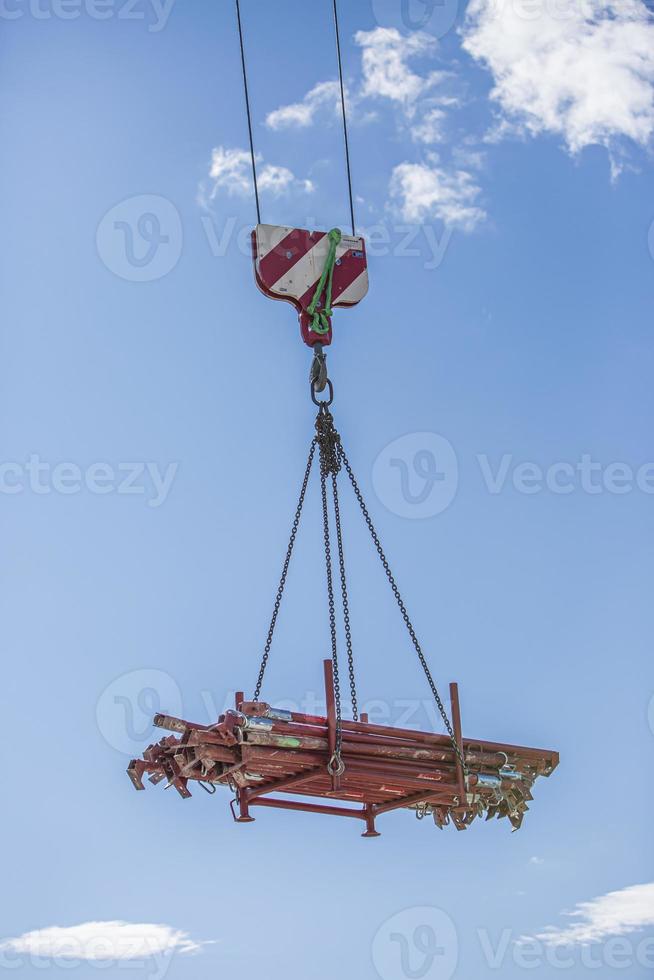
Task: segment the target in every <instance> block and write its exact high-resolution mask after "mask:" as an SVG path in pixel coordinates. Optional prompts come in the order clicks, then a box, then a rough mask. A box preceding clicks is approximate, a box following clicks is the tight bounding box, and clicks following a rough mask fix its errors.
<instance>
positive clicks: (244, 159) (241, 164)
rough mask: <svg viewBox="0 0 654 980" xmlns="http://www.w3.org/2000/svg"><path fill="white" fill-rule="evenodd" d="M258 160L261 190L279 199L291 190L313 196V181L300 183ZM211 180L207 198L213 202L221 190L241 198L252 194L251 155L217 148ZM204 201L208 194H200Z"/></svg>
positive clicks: (289, 172)
mask: <svg viewBox="0 0 654 980" xmlns="http://www.w3.org/2000/svg"><path fill="white" fill-rule="evenodd" d="M256 159H257V164H258V165H259V166H258V169H257V182H258V184H259V190H260V191H262V192H266V191H267V192H269V193H270V194H272V195H274V196H275V197H279V196H280V195H281V194H284V193H287V192H290V191H294V192H297V191H304V192H306V193H310V192H311V191H313V190H314V185H313V183H312V182H311V181H310V180H301V179H300V178H298V177H296V176H295V174H294V173H293V171H292V170H289V169H288V168H287V167H278V166H274V165H273V164H270V163H265V164H263V166H260V164H261V160H262V158H261V156H260V155H259V154H257V158H256ZM209 177H210V178H211V180H212V181H213V186H212V188H211V190H210V192H209V195H208V196H209V199H210V200H213V199H214V198H215V196H216V194H217V193H218V191H220V190H224V191H226V192H227V193H228V194H234V195H238V196H241V197H246V196H247V195H249V194H252V193H253V190H252V174H251V160H250V154H249V152H248V151H247V150H241V149H238V148H233V149H228V148H226V147H223V146H217V147H215V148H214V150H213V151H212V153H211V166H210V168H209ZM201 198H206V193H204V192H201Z"/></svg>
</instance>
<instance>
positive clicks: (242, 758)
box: [127, 660, 559, 837]
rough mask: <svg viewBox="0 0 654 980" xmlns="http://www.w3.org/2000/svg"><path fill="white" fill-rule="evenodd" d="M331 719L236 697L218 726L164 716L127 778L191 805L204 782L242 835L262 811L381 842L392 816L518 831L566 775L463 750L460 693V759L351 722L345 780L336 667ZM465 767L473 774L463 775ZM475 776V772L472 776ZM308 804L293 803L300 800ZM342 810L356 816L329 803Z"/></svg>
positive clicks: (430, 742) (510, 754)
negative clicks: (325, 821)
mask: <svg viewBox="0 0 654 980" xmlns="http://www.w3.org/2000/svg"><path fill="white" fill-rule="evenodd" d="M324 674H325V693H326V703H327V714H326V717H321V716H316V715H306V714H300V713H298V712H293V711H285V710H279V709H275V708H271V707H270V706H269V705H268V704H266V703H264V702H262V701H245V700H244V698H243V695H242V694H240V693H237V695H236V709H235V710H233V711H226V712H225V713H224V714H223V715H221V716H220V718H219V719H218V721H217V722H216V723H215V724H214V725H198V724H194V723H193V722H188V721H183V720H181V719H178V718H173V717H171V716H170V715H157V716H156V717H155V719H154V723H155V725H157V726H158V727H160V728H163V729H166V730H168V731H169V732H171V733H173V734H170V735H168V736H166V737H164V738H163V739H161V741H160V742H158V743H157V744H156V745H151V746H149V747H148V749H147V750H146V751H145V752H144V753H143V758H142V759H138V760H137V759H134V760H132V762H131V763H130V765H129V768H128V770H127V771H128V773H129V776H130V778H131V780H132V782H133V784H134V786H135V787H136V789H144V785H143V777H144V775H146V774H147V775H149V779H150V782H152V783H159V782H161V781H162V780H166V781H167V786H169V787H175V789H176V790H177V791H178V792H179V794H180V795H181V796H182V797H184V798H186V797H189V796H190V795H191V793H190V790H189V788H188V785H189V782H190V781H191V780H195V781H197V782H199V783H200V785H201V786H202V788H203V789H205V790H206V791H207V792H209V793H213V792H215V789H216V787H217V786H227V787H230V788H231V789H232V791H233V793H234V800H233V801H232V804H231V806H232V814H233V816H234V819H235V820H236V821H237V822H238V823H248V822H251V821H252V820H253V817H252V816H251V809H252V808H253V807H255V806H265V807H279V808H282V809H287V810H299V811H304V812H308V813H321V814H330V815H333V816H339V817H349V818H353V819H355V820H360V821H363V823H364V824H365V830H364V833H363V836H364V837H373V836H377V835H378V834H377V829H376V825H375V821H376V818H377V817H378V816H379V815H381V814H383V813H387V812H388V811H390V810H397V809H400V808H410V809H413V810H414V811H415V813H416V815H417V816H418V817H424V816H426V815H428V814H429V815H432V816H433V819H434V822H435V824H436V825H437V826H438V827H441V828H442V827H444V826H446V825H447V824H449V823H452V824H453V825H454V826H455V827H456V828H457V829H458V830H464V829H465V828H466V827H468V826H469V825H470V824H471V823H472V821H473V820H474V819H475V818H476V817H478V816H485V817H486V819H491V818H493V817H500V818H501V817H506V818H507V819H508V820H509V822H510V823H511V824H512V825H513V828H514V829H516V830H517V829H518V828H519V827H520V825H521V824H522V820H523V817H524V814H525V812H526V811H527V810H528V808H529V801H530V800H531V799H532V794H531V789H532V787H533V784H534V782H535V780H536V778H537V777H538V776H549V775H550V774H551V773H552V772H553V771H554V769H555V768H556V766H557V765H558V761H559V757H558V754H557V753H556V752H551V751H547V750H542V749H534V748H525V747H522V746H516V745H505V744H500V743H497V742H487V741H482V740H479V739H467V738H463V737H462V734H461V715H460V709H459V699H458V690H457V685H456V684H451V685H450V697H451V703H452V720H453V725H454V732H455V737H456V740H457V744H458V747H459V751H460V756H459V754H458V753H457V752H456V751H455V749H454V747H453V745H452V742H451V740H450V738H449V736H448V735H440V734H436V733H430V732H420V731H414V730H412V729H404V728H394V727H390V726H386V725H374V724H371V723H370V722H369V721H368V718H367V716H366V715H365V714H363V715H362V717H361V720H360V721H348V720H347V719H343V720H342V722H341V737H342V744H341V759H342V763H343V766H344V769H343V771H342V772H341V773H332V772H331V771H330V766H329V762H330V759H331V758H332V756H333V752H334V746H335V744H336V731H337V720H336V710H335V700H334V686H333V675H332V662H331V660H326V661H325V662H324ZM461 760H463V765H462V763H461ZM464 767H465V768H464ZM291 796H293V797H304V799H291V798H289V797H291ZM332 800H336V801H340V802H342V803H347V804H348V805H347V806H341V805H334V804H333V803H331V802H326V801H332Z"/></svg>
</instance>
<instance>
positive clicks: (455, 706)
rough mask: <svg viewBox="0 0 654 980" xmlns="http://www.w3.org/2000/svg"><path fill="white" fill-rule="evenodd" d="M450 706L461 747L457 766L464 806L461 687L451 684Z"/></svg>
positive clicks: (460, 794) (458, 742) (455, 733)
mask: <svg viewBox="0 0 654 980" xmlns="http://www.w3.org/2000/svg"><path fill="white" fill-rule="evenodd" d="M450 705H451V708H452V728H453V729H454V738H455V739H456V744H457V745H458V747H459V752H458V753H457V755H456V760H455V765H456V774H457V779H458V783H459V797H460V801H461V803H462V804H463V803H465V802H466V778H465V773H464V771H463V765H462V764H461V759H462V758H463V741H462V739H461V706H460V704H459V686H458V684H455V683H452V684H450ZM459 756H460V757H459Z"/></svg>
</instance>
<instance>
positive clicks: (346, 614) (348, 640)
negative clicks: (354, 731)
mask: <svg viewBox="0 0 654 980" xmlns="http://www.w3.org/2000/svg"><path fill="white" fill-rule="evenodd" d="M332 493H333V495H334V517H335V524H336V540H337V542H338V564H339V567H340V572H341V597H342V602H343V625H344V628H345V646H346V648H347V668H348V674H349V678H350V699H351V701H352V717H353V719H354V720H355V721H358V720H359V706H358V703H357V685H356V678H355V674H354V653H353V650H352V629H351V627H350V603H349V600H348V595H347V579H346V577H345V554H344V551H343V534H342V532H341V509H340V507H339V504H338V483H337V481H336V474H335V473H332Z"/></svg>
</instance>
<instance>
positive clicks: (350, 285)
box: [252, 225, 368, 347]
mask: <svg viewBox="0 0 654 980" xmlns="http://www.w3.org/2000/svg"><path fill="white" fill-rule="evenodd" d="M329 245H330V242H329V238H328V234H327V232H324V231H307V230H305V229H304V228H289V227H286V226H284V225H257V227H256V228H255V230H254V231H253V232H252V253H253V259H254V274H255V278H256V281H257V285H258V287H259V289H260V290H261V291H262V293H264V294H265V295H266V296H269V297H270V298H271V299H281V300H285V301H286V302H287V303H292V304H293V306H294V307H295V309H296V310H297V311H298V314H299V317H300V329H301V332H302V339H303V340H304V342H305V344H308V345H309V347H313V345H314V344H317V343H321V344H323V345H327V344H330V343H331V340H332V328H331V322H330V323H329V329H328V330H327V332H326V333H325V332H323V333H319V332H316V331H315V330H314V329H312V320H313V318H312V316H311V315H310V314H309V312H308V309H309V306H310V304H311V301H312V300H313V298H314V294H315V291H316V287H317V285H318V283H319V281H320V277H321V276H322V273H323V270H324V268H325V263H326V261H327V258H328V254H329ZM367 292H368V264H367V260H366V244H365V241H364V240H363V238H361V237H353V236H351V235H342V237H341V240H340V242H339V244H338V245H337V247H336V261H335V265H334V272H333V281H332V302H331V305H332V308H334V307H346V306H356V304H357V303H359V302H360V301H361V300H362V299H363V297H364V296H365V295H366V293H367Z"/></svg>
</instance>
